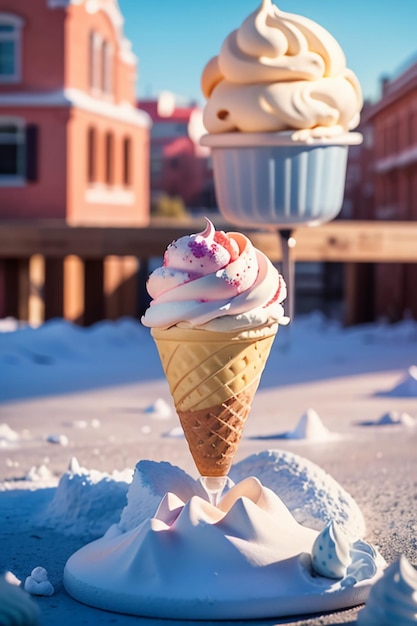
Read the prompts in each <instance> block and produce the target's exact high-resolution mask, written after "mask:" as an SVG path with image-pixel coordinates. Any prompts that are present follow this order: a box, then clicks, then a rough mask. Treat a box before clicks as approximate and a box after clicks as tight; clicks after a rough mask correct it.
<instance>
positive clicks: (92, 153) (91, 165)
mask: <svg viewBox="0 0 417 626" xmlns="http://www.w3.org/2000/svg"><path fill="white" fill-rule="evenodd" d="M96 144H97V138H96V130H95V128H89V129H88V133H87V180H88V182H89V183H95V182H96V180H97V156H96V154H97V146H96Z"/></svg>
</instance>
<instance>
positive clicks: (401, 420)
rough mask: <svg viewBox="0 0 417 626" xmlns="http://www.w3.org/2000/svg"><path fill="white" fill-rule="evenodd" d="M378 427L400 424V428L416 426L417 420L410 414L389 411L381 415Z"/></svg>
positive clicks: (377, 423)
mask: <svg viewBox="0 0 417 626" xmlns="http://www.w3.org/2000/svg"><path fill="white" fill-rule="evenodd" d="M375 424H376V425H377V426H385V425H390V424H398V425H400V426H415V425H416V420H415V419H414V418H413V417H411V415H409V414H408V413H404V412H400V411H388V413H384V414H383V415H381V417H380V418H379V420H377V421H376V422H375Z"/></svg>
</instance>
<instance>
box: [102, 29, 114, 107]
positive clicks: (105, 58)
mask: <svg viewBox="0 0 417 626" xmlns="http://www.w3.org/2000/svg"><path fill="white" fill-rule="evenodd" d="M112 72H113V48H112V45H111V43H109V42H108V41H103V44H102V46H101V90H102V92H103V93H105V94H107V95H110V94H111V93H112V90H113V80H112V79H113V76H112Z"/></svg>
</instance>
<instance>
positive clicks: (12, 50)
mask: <svg viewBox="0 0 417 626" xmlns="http://www.w3.org/2000/svg"><path fill="white" fill-rule="evenodd" d="M22 26H23V20H22V19H21V18H20V17H17V16H16V15H10V14H8V13H0V83H17V82H19V81H20V79H21V31H22Z"/></svg>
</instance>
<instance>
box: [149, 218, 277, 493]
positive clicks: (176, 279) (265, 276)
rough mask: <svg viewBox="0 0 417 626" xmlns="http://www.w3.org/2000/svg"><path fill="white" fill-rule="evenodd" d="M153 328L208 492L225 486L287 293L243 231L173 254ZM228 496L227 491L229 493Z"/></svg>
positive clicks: (158, 279)
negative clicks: (224, 479) (225, 479)
mask: <svg viewBox="0 0 417 626" xmlns="http://www.w3.org/2000/svg"><path fill="white" fill-rule="evenodd" d="M147 289H148V292H149V295H150V296H151V298H152V300H151V303H150V306H149V308H148V309H147V310H146V312H145V315H144V316H143V317H142V323H143V324H144V325H145V326H148V327H150V328H151V333H152V336H153V338H154V340H155V342H156V345H157V348H158V352H159V355H160V358H161V362H162V366H163V369H164V373H165V376H166V378H167V381H168V384H169V387H170V391H171V395H172V397H173V400H174V403H175V407H176V411H177V413H178V416H179V419H180V421H181V425H182V427H183V430H184V434H185V438H186V440H187V442H188V446H189V448H190V452H191V454H192V457H193V459H194V462H195V464H196V466H197V469H198V471H199V473H200V475H201V476H202V477H205V478H206V479H207V480H205V481H204V480H203V484H204V486H205V487H206V489H207V490H210V489H211V490H212V492H213V493H217V491H218V485H220V486H222V485H224V481H223V480H217V479H223V478H225V477H227V474H228V472H229V469H230V466H231V464H232V462H233V459H234V456H235V454H236V451H237V448H238V445H239V442H240V439H241V436H242V432H243V427H244V424H245V421H246V418H247V416H248V413H249V410H250V408H251V404H252V400H253V397H254V395H255V392H256V390H257V388H258V385H259V381H260V378H261V375H262V372H263V370H264V367H265V363H266V361H267V358H268V356H269V352H270V349H271V346H272V343H273V341H274V338H275V335H276V333H277V330H278V326H279V324H285V323H287V322H288V318H286V317H285V315H284V310H283V307H282V302H283V300H284V299H285V296H286V286H285V282H284V280H283V278H282V276H281V275H280V274H279V272H278V270H277V269H276V268H275V267H274V266H273V265H272V263H271V262H270V261H269V259H268V258H267V257H266V256H265V255H264V254H263V253H262V252H260V251H259V250H257V249H256V248H254V246H253V245H252V243H251V242H250V240H249V239H248V238H247V237H246V236H245V235H243V234H241V233H238V232H228V233H224V232H223V231H216V230H215V228H214V226H213V224H212V223H211V222H210V221H209V220H207V225H206V228H205V229H204V231H203V232H201V233H197V234H192V235H190V236H185V237H181V238H180V239H178V240H176V241H173V242H172V243H171V244H170V245H169V246H168V248H167V250H166V252H165V255H164V261H163V266H162V267H159V268H157V269H156V270H155V271H154V272H152V274H151V275H150V277H149V279H148V283H147ZM219 489H220V487H219Z"/></svg>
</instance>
